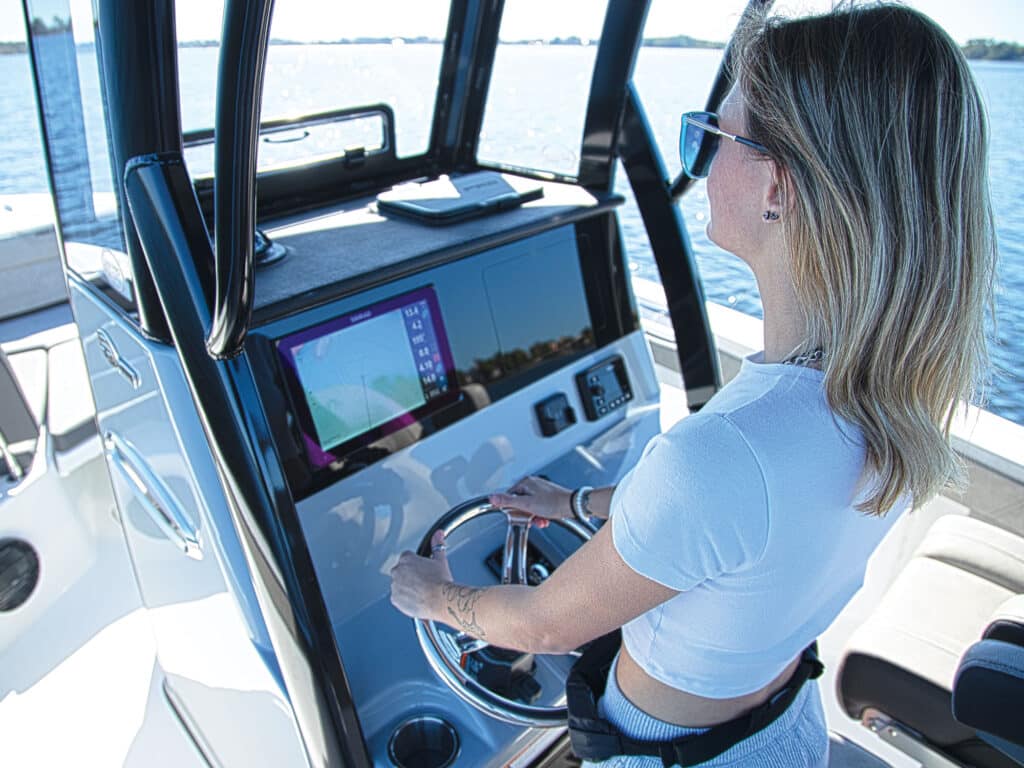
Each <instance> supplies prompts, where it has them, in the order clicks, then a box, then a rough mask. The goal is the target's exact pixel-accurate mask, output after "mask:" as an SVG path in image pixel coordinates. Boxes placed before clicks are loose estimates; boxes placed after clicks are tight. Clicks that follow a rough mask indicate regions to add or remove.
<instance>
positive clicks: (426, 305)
mask: <svg viewBox="0 0 1024 768" xmlns="http://www.w3.org/2000/svg"><path fill="white" fill-rule="evenodd" d="M282 352H283V354H284V356H285V359H286V360H287V361H288V362H290V363H291V365H292V367H293V370H294V371H295V374H296V377H297V379H298V383H299V386H300V387H301V390H302V396H303V398H302V399H303V400H304V402H305V404H306V407H307V408H308V412H309V419H310V421H311V422H312V425H311V426H312V427H313V429H314V430H315V432H316V443H317V444H318V445H319V446H320V448H321V449H322V450H325V451H329V450H331V449H332V448H335V447H337V446H340V445H342V444H343V443H347V442H348V441H351V440H354V439H355V438H359V437H361V436H364V435H367V434H368V433H370V432H371V430H375V429H376V428H377V427H382V428H383V429H384V432H383V433H382V434H387V433H388V432H391V431H394V429H397V428H399V427H400V426H402V424H404V423H408V418H411V414H412V413H413V412H414V411H416V409H418V408H420V407H422V406H423V405H425V404H426V403H428V402H430V401H432V400H434V399H435V398H437V397H439V396H442V395H444V394H446V393H447V392H448V390H449V386H448V381H449V377H448V365H447V364H448V362H449V360H450V357H451V354H450V352H448V348H447V341H446V338H445V335H444V331H443V327H442V326H441V323H440V316H439V315H437V309H436V299H434V296H433V291H432V290H431V289H429V288H423V289H419V290H417V291H414V292H412V293H411V294H406V295H405V296H402V297H396V298H393V299H389V300H385V301H383V302H380V303H378V304H376V305H373V306H371V307H366V308H364V309H362V310H358V311H356V312H352V313H351V314H348V315H344V316H342V317H339V318H337V319H336V320H334V321H332V322H330V323H327V324H325V325H322V326H318V327H317V328H313V329H309V330H307V331H302V332H300V333H298V334H295V335H293V336H290V337H288V338H287V339H283V340H282ZM406 417H408V418H406Z"/></svg>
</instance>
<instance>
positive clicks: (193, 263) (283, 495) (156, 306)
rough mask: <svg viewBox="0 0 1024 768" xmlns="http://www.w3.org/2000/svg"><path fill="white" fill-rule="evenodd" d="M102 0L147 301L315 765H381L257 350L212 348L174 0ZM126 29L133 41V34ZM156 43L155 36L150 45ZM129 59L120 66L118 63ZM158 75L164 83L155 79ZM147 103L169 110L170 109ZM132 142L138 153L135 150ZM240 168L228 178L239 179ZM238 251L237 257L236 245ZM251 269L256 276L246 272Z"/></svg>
mask: <svg viewBox="0 0 1024 768" xmlns="http://www.w3.org/2000/svg"><path fill="white" fill-rule="evenodd" d="M243 4H244V3H243ZM98 5H99V8H100V11H99V19H100V35H99V44H100V45H101V46H103V55H104V57H105V59H104V61H106V62H107V63H108V66H105V67H104V69H105V70H110V69H115V70H120V71H117V72H112V73H108V79H106V80H105V82H104V87H105V88H106V89H107V93H106V96H107V108H108V110H110V111H111V113H113V114H112V116H113V117H115V119H116V120H118V121H119V122H118V123H117V126H118V127H117V128H116V129H113V130H112V131H111V134H112V135H111V141H112V143H113V144H114V145H115V146H116V147H118V153H119V154H117V155H115V157H116V158H118V159H117V160H116V162H117V164H118V166H121V167H123V168H124V171H123V174H122V173H118V175H117V177H116V179H117V181H118V182H119V183H123V190H122V195H123V197H122V199H123V201H124V202H125V203H126V205H125V206H124V207H123V209H122V216H123V217H124V218H125V222H126V229H128V230H129V231H131V232H133V233H134V234H135V235H137V238H138V240H137V242H138V244H139V248H138V249H137V253H138V255H139V257H140V258H141V260H142V261H141V264H140V265H139V266H137V267H136V270H137V271H136V274H137V275H138V274H145V275H147V277H149V276H151V278H150V279H151V285H152V287H153V292H154V293H153V296H152V297H151V298H149V299H147V301H150V302H152V303H150V304H149V305H147V306H148V308H149V309H150V310H152V311H153V312H156V313H158V315H157V316H158V317H161V318H166V321H167V326H166V327H167V331H168V338H169V340H170V341H172V342H173V345H174V347H175V349H176V351H177V353H178V356H179V359H180V360H181V364H182V368H183V371H184V374H185V377H186V380H187V381H188V384H189V389H190V391H191V394H192V398H193V400H194V402H195V406H196V409H197V412H198V415H199V417H200V420H201V422H202V424H203V428H204V430H205V432H206V435H207V441H208V443H209V445H210V449H211V451H212V453H213V455H214V459H215V464H216V466H217V471H218V474H219V476H220V480H221V485H222V487H223V489H224V492H225V496H226V500H227V505H228V509H229V512H230V514H231V518H232V521H233V524H234V528H235V530H236V532H237V534H238V536H239V540H240V543H241V545H242V550H243V552H244V553H245V557H246V561H247V565H248V569H249V572H250V577H251V579H252V583H253V588H254V591H255V594H256V597H257V600H258V602H259V606H260V610H261V613H262V616H263V620H264V622H265V624H266V627H267V632H268V635H269V637H270V640H271V644H272V646H273V652H274V656H275V659H276V663H277V665H278V669H279V670H280V675H281V680H282V682H283V684H284V687H285V690H286V692H287V695H288V698H289V701H290V704H291V707H292V711H293V713H294V716H295V718H296V722H297V724H298V729H299V733H300V735H301V738H302V741H303V744H304V747H305V750H306V754H307V757H308V759H309V762H310V764H311V765H313V766H317V767H318V768H319V766H334V765H344V766H351V767H352V768H368V766H369V765H370V758H369V755H368V753H367V751H366V745H365V740H364V737H363V734H362V729H361V726H360V724H359V720H358V716H357V713H356V709H355V705H354V702H353V700H352V695H351V692H350V689H349V686H348V681H347V679H346V676H345V672H344V668H343V665H342V661H341V657H340V655H339V651H338V646H337V643H336V641H335V638H334V634H333V630H332V628H331V622H330V617H329V615H328V612H327V607H326V605H325V604H324V601H323V596H322V595H321V593H320V591H319V589H318V588H317V580H316V574H315V571H314V568H313V563H312V560H311V558H310V555H309V551H308V548H307V547H306V543H305V540H304V539H303V536H302V533H301V527H300V525H299V521H298V514H297V511H296V509H295V505H294V502H293V501H292V499H291V496H290V494H289V492H288V489H287V486H286V483H285V479H284V477H283V475H282V474H281V466H280V461H279V460H278V458H277V456H276V454H275V453H274V450H273V448H272V447H271V446H272V445H273V440H272V437H271V434H270V427H269V425H268V423H267V419H266V415H265V413H264V411H263V407H262V405H261V401H260V399H259V397H258V394H257V391H256V387H255V384H254V381H253V373H252V369H251V365H250V362H249V359H248V355H245V354H239V355H237V356H235V357H233V358H232V359H216V358H214V357H213V356H211V355H210V354H209V353H208V352H207V349H206V337H207V333H208V330H209V328H210V326H211V322H212V318H211V311H210V306H211V303H212V298H213V290H214V282H213V273H212V265H213V263H214V254H213V252H212V250H211V247H210V239H209V235H208V232H207V229H206V226H205V223H204V220H203V216H202V213H201V211H200V208H199V204H198V201H197V199H196V194H195V190H194V188H193V186H192V180H191V179H190V178H189V176H188V174H187V172H186V170H185V166H184V161H183V159H182V153H181V138H180V137H181V121H180V113H179V107H178V102H177V76H178V75H177V55H176V54H177V52H176V46H175V44H174V34H173V30H174V14H173V3H172V1H171V0H157V1H156V3H155V5H154V7H153V8H151V9H150V11H147V12H146V13H142V12H141V10H140V9H136V7H135V5H134V4H132V3H129V2H128V0H101V2H100V3H99V4H98ZM237 5H238V2H237V0H229V3H228V9H227V11H228V13H227V15H228V16H229V17H230V16H231V15H232V13H231V8H232V7H235V6H237ZM129 6H130V7H129ZM266 6H267V7H263V6H258V7H256V8H255V9H253V8H252V7H250V8H247V9H246V10H247V11H250V12H252V13H254V14H255V17H257V18H255V21H256V26H255V27H249V28H247V29H245V30H243V34H242V36H243V37H244V36H247V35H254V34H255V35H256V36H257V37H258V36H259V35H260V34H261V31H263V30H262V28H261V27H260V24H261V23H262V22H263V21H264V20H265V19H269V2H268V3H267V4H266ZM248 21H249V23H252V22H253V21H254V17H253V16H249V17H248ZM140 26H141V27H143V28H142V29H139V28H138V27H140ZM161 30H162V32H161ZM125 37H128V38H132V40H130V41H125V39H124V38H125ZM264 37H265V32H264ZM136 38H137V39H136ZM139 41H142V42H139ZM146 41H148V42H146ZM147 46H151V49H150V50H149V51H148V52H147V50H146V48H147ZM125 49H127V53H126V54H125V55H129V56H134V57H136V58H133V59H131V61H132V62H134V63H136V64H139V66H137V67H134V66H133V67H129V66H125V65H123V62H119V61H118V59H117V58H116V57H117V56H118V55H121V54H122V52H123V51H124V50H125ZM242 50H245V51H247V52H248V55H249V56H251V57H254V56H255V54H254V53H253V52H252V50H253V46H252V44H251V43H250V45H249V46H248V47H246V46H244V45H242V44H239V45H238V46H235V47H232V46H231V45H225V46H223V47H222V56H223V55H224V53H223V52H224V51H227V55H235V56H238V55H239V54H240V52H241V51H242ZM256 52H257V53H258V41H257V43H256ZM154 59H158V60H159V61H155V60H154ZM115 62H117V63H118V64H119V65H120V66H118V67H111V66H109V65H111V64H113V63H115ZM259 67H260V68H262V60H261V61H260V64H259ZM134 70H139V71H144V72H146V73H148V74H149V78H148V79H144V80H143V81H142V82H139V80H138V79H136V80H133V79H132V72H133V71H134ZM235 74H236V75H237V77H239V78H241V79H244V78H245V77H246V76H247V75H246V72H243V71H242V70H241V69H238V70H237V71H236V73H235ZM136 78H137V74H136ZM154 79H157V80H160V81H161V82H152V80H154ZM241 87H244V84H243V86H241ZM258 90H259V89H258V88H256V89H255V90H254V93H258ZM154 92H155V93H158V94H161V95H160V97H159V98H157V97H156V96H154ZM172 96H173V98H171V97H172ZM143 110H161V111H160V113H159V115H156V114H154V113H152V112H147V111H143ZM250 111H251V112H252V113H253V119H252V120H249V119H248V117H249V115H248V114H242V115H241V116H240V117H237V123H236V128H238V129H239V130H241V131H243V132H244V131H252V132H253V133H254V132H255V130H257V129H258V126H257V125H256V122H257V120H258V102H257V107H256V108H254V109H253V110H250ZM147 121H150V122H149V123H147ZM151 123H156V125H153V124H151ZM247 139H253V137H252V136H249V137H247ZM253 140H254V139H253ZM228 149H229V150H230V149H231V148H230V147H229V148H228ZM250 149H252V147H250ZM128 151H132V152H134V153H135V155H133V156H128V155H127V154H126V153H127V152H128ZM252 155H253V156H254V152H253V153H252ZM236 157H241V159H242V161H243V162H244V161H245V160H246V157H247V155H246V154H245V151H244V150H243V151H241V152H240V153H239V155H236ZM246 167H247V168H248V169H249V170H250V171H252V170H253V169H252V168H251V167H250V166H246ZM235 175H236V174H234V173H231V174H227V175H226V176H225V177H224V178H229V179H234V176H235ZM249 176H250V178H249V179H248V182H247V181H246V179H241V180H238V181H237V188H233V190H232V191H233V194H234V195H235V197H236V199H239V198H240V199H241V200H242V201H244V203H245V204H246V205H247V206H248V213H245V212H243V213H242V214H240V215H239V216H237V217H235V218H234V220H233V223H234V225H235V226H239V222H241V226H245V221H246V217H247V216H248V217H251V216H252V204H253V201H252V197H251V194H250V193H251V190H252V181H253V180H252V178H251V177H252V173H251V172H250V174H249ZM248 220H249V221H251V218H249V219H248ZM232 231H233V236H234V237H236V238H237V244H238V245H237V250H242V251H246V252H247V254H248V256H249V258H250V259H251V256H252V252H251V248H252V239H251V237H252V233H251V230H250V231H247V232H246V233H245V236H244V237H241V236H240V235H239V232H238V231H236V230H232ZM237 250H236V251H235V254H236V255H237ZM225 255H226V256H230V255H231V250H230V249H229V250H228V251H227V252H226V253H225ZM241 274H242V276H244V272H243V273H241ZM239 276H240V275H239V273H238V272H237V271H236V272H235V273H233V275H232V276H231V279H233V280H234V287H235V288H236V289H238V288H241V289H242V290H243V291H244V280H241V279H239ZM250 276H251V275H250ZM249 297H250V298H251V289H250V294H249ZM243 298H244V296H243ZM141 300H142V297H141V296H140V301H141ZM235 309H236V310H237V309H238V308H237V307H236V308H235ZM235 317H236V322H237V318H241V319H242V320H243V322H242V325H241V328H242V330H243V331H244V325H245V321H246V320H247V318H245V317H243V315H242V314H240V313H236V315H235ZM229 320H230V318H229ZM238 327H239V326H238V325H237V324H235V325H233V324H232V323H231V322H228V323H227V324H226V326H225V333H224V334H223V336H222V337H220V338H223V339H225V340H228V341H238V342H239V348H241V341H240V339H238V336H237V334H235V333H233V331H237V329H238ZM242 336H243V338H244V333H243V334H242Z"/></svg>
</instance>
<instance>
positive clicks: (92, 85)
mask: <svg viewBox="0 0 1024 768" xmlns="http://www.w3.org/2000/svg"><path fill="white" fill-rule="evenodd" d="M594 50H595V49H594V48H585V47H567V46H557V47H556V46H502V47H501V48H500V49H499V54H498V59H497V61H496V64H495V76H494V81H493V83H492V87H491V93H490V99H489V102H488V107H487V112H486V114H485V120H484V129H483V135H482V137H481V145H480V157H481V158H482V159H484V160H493V161H500V162H506V163H514V164H517V165H522V166H532V167H537V168H544V169H547V170H556V171H565V172H570V173H571V172H573V171H574V170H575V167H576V162H577V156H578V154H577V153H578V149H579V141H580V136H581V135H582V127H583V108H584V105H585V103H586V99H587V93H588V90H589V79H590V72H591V70H592V65H593V57H594ZM719 57H720V52H719V51H706V50H688V49H658V48H643V49H642V50H641V54H640V58H639V61H638V63H637V70H636V76H635V82H636V85H637V88H638V91H639V93H640V96H641V99H642V101H643V103H644V105H645V109H646V112H647V116H648V119H649V121H650V123H651V126H652V129H653V130H654V133H655V135H656V137H657V138H658V141H659V144H660V146H661V149H662V154H663V156H664V159H665V163H666V166H667V168H668V171H669V172H670V173H671V174H672V175H674V174H676V173H678V171H679V160H678V156H677V150H676V141H677V136H678V129H679V122H678V121H679V115H680V113H681V112H683V111H686V110H689V109H699V108H702V107H703V104H704V100H705V95H706V93H707V89H708V85H709V83H710V81H711V79H712V77H713V75H714V72H715V70H716V68H717V65H718V60H719ZM439 62H440V46H434V45H409V46H363V45H347V46H330V45H301V46H272V47H271V51H270V54H269V63H268V74H267V78H266V87H265V90H266V94H267V95H266V96H265V98H264V118H265V119H269V118H275V117H281V116H284V115H295V114H309V113H311V112H315V111H320V110H327V109H331V108H337V107H338V106H355V105H360V104H373V103H379V102H381V101H384V102H386V103H389V104H391V105H392V106H393V107H394V108H395V113H396V130H397V144H398V151H399V154H401V155H410V154H415V153H417V152H421V151H423V150H424V149H425V148H426V145H427V141H428V138H429V126H430V115H431V112H432V109H433V98H434V93H435V90H436V78H437V71H438V63H439ZM78 63H79V76H80V80H81V87H80V91H81V94H82V99H83V101H84V102H85V104H86V111H85V135H86V138H87V141H86V144H87V146H88V153H89V155H90V158H93V157H99V158H102V157H103V154H102V153H103V142H104V130H103V125H102V122H101V121H100V120H99V117H98V115H99V112H98V105H99V95H98V94H99V90H98V85H97V77H96V72H95V63H94V59H93V58H92V53H91V51H90V50H89V49H82V50H80V51H79V55H78ZM216 64H217V51H216V50H215V49H204V48H193V49H186V50H184V51H182V56H181V64H180V67H181V83H182V84H181V92H182V116H183V123H184V126H185V128H186V129H194V128H206V127H209V126H211V125H212V124H213V107H214V93H213V82H214V77H215V73H216ZM972 68H973V70H974V73H975V76H976V77H977V80H978V82H979V84H980V86H981V88H982V91H983V93H984V94H985V97H986V101H987V104H988V109H989V117H990V123H991V133H992V155H991V169H990V170H991V174H990V176H991V186H992V198H993V203H994V206H995V210H996V217H997V234H998V239H999V248H1000V264H999V272H998V279H999V288H998V293H997V298H996V317H995V324H994V327H993V328H992V329H990V342H991V343H990V353H991V358H992V370H991V374H990V382H989V385H988V388H987V391H986V393H985V396H986V400H985V402H984V403H983V405H984V406H985V407H986V408H988V409H989V410H991V411H993V412H994V413H997V414H999V415H1000V416H1003V417H1004V418H1007V419H1010V420H1012V421H1015V422H1017V423H1018V424H1024V185H1022V184H1020V182H1019V179H1018V176H1017V173H1018V172H1019V169H1020V168H1024V141H1022V136H1021V134H1022V133H1024V64H1017V63H996V62H978V63H974V64H972ZM32 93H33V91H32V87H31V77H30V72H29V65H28V58H27V56H25V55H24V54H11V55H2V56H0V114H2V115H3V118H2V121H0V195H21V194H25V193H47V192H48V185H47V181H46V173H45V166H44V162H43V157H42V150H41V141H40V135H39V129H38V119H37V113H36V105H35V100H34V98H33V95H32ZM90 167H91V176H92V187H93V190H94V191H96V192H109V191H110V174H109V169H107V167H106V165H105V163H104V162H103V161H102V160H96V161H93V162H91V164H90ZM617 184H618V188H619V191H621V192H622V193H623V194H624V195H626V196H627V198H629V197H630V195H629V187H628V183H627V182H626V179H625V174H624V173H620V174H619V176H618V181H617ZM8 199H9V198H8ZM682 211H683V214H684V218H685V221H686V224H687V228H688V230H689V233H690V236H691V239H692V241H693V243H694V246H695V249H696V253H697V261H698V263H699V265H700V270H701V276H702V279H703V283H704V289H705V292H706V294H707V297H708V298H709V299H711V300H712V301H716V302H719V303H721V304H725V305H727V306H731V307H733V308H735V309H738V310H741V311H743V312H747V313H749V314H753V315H758V316H759V315H760V313H761V306H760V302H759V300H758V298H757V292H756V289H755V285H754V280H753V276H752V275H751V273H750V271H749V269H747V267H746V266H745V265H744V264H743V263H742V262H740V261H739V260H738V259H736V258H735V257H733V256H731V255H729V254H727V253H724V252H722V251H720V250H719V249H717V248H716V247H715V246H713V245H712V244H711V243H710V242H709V241H708V240H707V238H706V237H705V235H704V226H705V224H706V221H707V216H708V211H707V200H706V196H705V195H704V190H703V186H702V185H698V186H696V187H695V188H694V189H693V190H691V192H690V193H689V194H688V195H687V197H686V198H685V199H684V201H683V203H682ZM622 226H623V233H624V236H625V239H626V244H627V249H628V254H629V259H630V268H631V270H632V271H633V272H634V273H635V274H637V275H640V276H643V277H647V278H651V279H657V271H656V269H655V267H654V263H653V260H652V259H651V256H650V251H649V247H648V244H647V237H646V234H645V232H644V229H643V226H642V223H641V221H640V217H639V214H638V212H637V210H636V208H635V206H634V205H633V203H632V200H630V201H629V203H628V204H627V206H626V207H625V209H624V210H623V217H622Z"/></svg>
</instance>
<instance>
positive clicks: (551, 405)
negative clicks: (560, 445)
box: [534, 392, 576, 437]
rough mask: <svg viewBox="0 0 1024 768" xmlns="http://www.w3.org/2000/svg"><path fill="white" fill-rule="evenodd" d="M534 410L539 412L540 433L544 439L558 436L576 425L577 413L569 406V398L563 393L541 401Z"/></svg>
mask: <svg viewBox="0 0 1024 768" xmlns="http://www.w3.org/2000/svg"><path fill="white" fill-rule="evenodd" d="M534 408H535V409H536V412H537V421H538V422H539V423H540V432H541V434H542V435H544V437H551V436H552V435H557V434H558V433H559V432H561V431H562V430H563V429H568V428H569V427H571V426H572V425H573V424H575V423H576V411H574V410H573V409H572V406H571V405H569V398H568V397H566V396H565V394H564V393H562V392H559V393H557V394H554V395H551V396H550V397H547V398H545V399H543V400H541V401H540V402H539V403H537V404H536V405H535V406H534Z"/></svg>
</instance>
